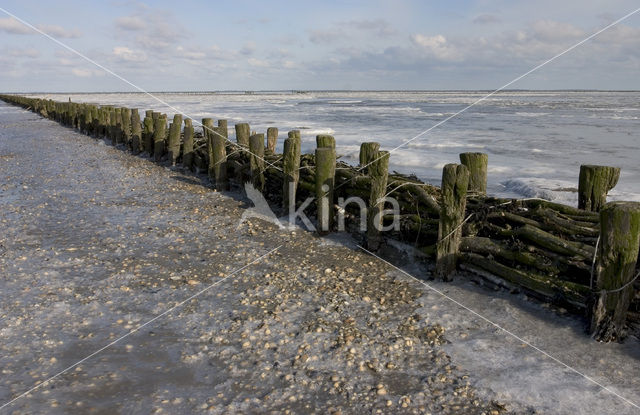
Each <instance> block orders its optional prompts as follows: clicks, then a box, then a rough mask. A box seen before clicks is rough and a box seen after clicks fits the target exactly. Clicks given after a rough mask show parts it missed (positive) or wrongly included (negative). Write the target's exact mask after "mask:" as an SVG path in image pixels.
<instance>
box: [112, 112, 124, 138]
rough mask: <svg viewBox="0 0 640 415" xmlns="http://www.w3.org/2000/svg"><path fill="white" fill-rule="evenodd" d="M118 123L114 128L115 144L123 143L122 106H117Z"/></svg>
mask: <svg viewBox="0 0 640 415" xmlns="http://www.w3.org/2000/svg"><path fill="white" fill-rule="evenodd" d="M115 111H116V125H115V130H114V137H113V144H114V145H116V144H121V143H122V137H123V134H122V132H123V130H122V108H116V109H115Z"/></svg>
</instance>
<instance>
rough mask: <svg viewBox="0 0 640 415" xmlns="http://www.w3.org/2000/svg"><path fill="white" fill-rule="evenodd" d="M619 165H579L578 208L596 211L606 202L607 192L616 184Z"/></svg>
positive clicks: (618, 176) (618, 175)
mask: <svg viewBox="0 0 640 415" xmlns="http://www.w3.org/2000/svg"><path fill="white" fill-rule="evenodd" d="M619 178H620V168H619V167H609V166H594V165H588V164H583V165H582V166H580V178H579V180H578V208H580V209H584V210H590V211H593V212H598V211H599V210H600V208H601V207H602V206H604V204H605V203H607V193H609V190H611V189H613V188H614V187H615V185H616V184H618V179H619Z"/></svg>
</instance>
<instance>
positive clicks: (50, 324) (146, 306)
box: [0, 105, 640, 414]
mask: <svg viewBox="0 0 640 415" xmlns="http://www.w3.org/2000/svg"><path fill="white" fill-rule="evenodd" d="M0 175H1V176H2V181H1V182H0V223H1V224H2V232H1V233H0V291H1V292H2V301H1V302H0V318H1V323H0V370H1V371H2V375H1V376H0V405H4V404H5V403H6V402H9V401H10V400H11V399H13V398H14V397H17V396H19V395H20V394H22V393H23V392H25V391H27V390H29V389H30V388H32V387H33V386H35V385H37V384H38V383H40V382H43V381H44V380H46V379H47V378H49V377H51V376H53V375H55V374H56V373H59V372H60V371H61V370H64V369H65V368H67V367H69V366H71V365H73V364H75V363H76V362H78V361H79V360H81V359H83V358H84V357H86V356H88V355H90V354H91V353H93V352H94V351H96V350H98V349H100V348H102V347H104V346H105V345H107V344H109V343H110V342H113V341H114V340H116V339H118V338H120V337H121V336H123V335H125V334H127V333H128V332H130V331H131V330H134V329H136V328H137V327H139V326H140V325H141V324H144V323H145V322H147V321H149V320H150V319H152V318H154V317H155V316H157V315H159V314H161V313H163V312H165V311H166V310H168V309H170V308H171V307H173V306H174V305H176V304H178V303H179V302H181V301H183V300H184V299H187V298H189V296H191V295H193V294H195V293H197V292H198V291H200V290H202V289H203V288H205V287H207V286H209V285H211V284H214V283H216V282H219V283H218V284H217V285H215V286H213V287H212V288H211V289H209V290H207V291H206V292H204V293H203V294H202V295H200V296H198V297H197V298H195V299H193V300H191V301H189V302H187V303H186V304H184V306H181V307H178V308H176V309H175V310H174V311H172V312H170V313H168V314H167V315H165V316H163V317H161V318H159V319H158V320H156V321H154V322H153V323H151V324H149V325H147V326H144V327H143V328H141V329H140V330H139V331H137V332H135V333H133V334H131V335H130V336H128V337H126V338H124V339H123V340H121V341H119V342H117V343H116V344H114V345H113V346H111V347H109V348H107V349H105V350H104V351H102V352H101V353H99V354H97V355H95V356H94V357H92V358H90V359H88V360H86V361H85V362H83V363H81V364H80V365H78V366H75V367H73V368H72V369H71V370H70V371H68V372H66V373H64V374H62V375H60V376H59V377H58V378H56V379H55V380H53V381H52V382H50V383H47V384H45V385H43V386H42V387H41V388H38V389H36V390H34V391H33V392H31V393H29V394H28V395H26V396H24V397H22V398H20V399H18V400H16V401H15V402H13V403H11V404H10V405H8V406H7V407H5V408H3V409H2V410H0V412H4V411H6V412H7V413H17V414H20V413H54V414H55V413H69V412H72V411H74V412H81V413H104V414H112V413H171V414H175V413H192V412H202V413H213V414H223V413H225V414H226V413H287V412H289V413H344V414H347V413H354V414H361V413H433V414H440V413H449V414H454V413H457V414H460V413H462V414H481V413H486V414H501V413H507V412H511V413H567V414H570V413H571V414H573V413H616V414H623V413H634V412H633V411H632V410H633V409H635V408H633V407H632V406H630V405H629V404H627V403H625V402H624V401H622V400H621V399H620V398H617V397H615V396H614V395H611V394H610V393H608V392H606V391H602V390H601V389H600V388H599V387H597V386H595V385H594V384H592V383H590V382H588V381H587V380H585V379H584V378H583V377H581V376H579V375H577V374H575V373H574V372H571V371H569V370H568V369H566V368H564V367H562V366H560V365H559V364H558V363H556V362H553V361H551V360H549V359H548V358H545V357H544V356H542V355H540V354H539V353H538V352H536V351H533V350H532V349H531V348H529V347H524V346H523V345H522V344H521V343H520V342H518V341H517V340H515V339H514V338H512V337H509V336H507V335H505V334H504V332H502V331H500V330H498V329H496V328H495V327H493V326H491V325H489V324H488V323H486V322H484V321H482V320H480V319H478V318H477V317H474V316H473V315H472V314H470V313H468V312H466V311H464V310H463V309H461V308H460V307H458V306H456V305H455V304H453V303H451V302H450V301H448V300H446V299H445V298H443V297H442V296H440V295H439V294H437V293H435V292H433V291H430V290H429V289H428V288H427V287H425V286H424V285H422V284H421V283H419V282H417V281H414V280H411V279H410V278H408V277H407V276H406V275H403V274H402V273H401V272H398V271H397V270H394V269H393V268H391V267H389V266H388V265H386V264H384V263H383V262H382V261H379V260H376V259H375V258H372V257H370V256H368V255H366V254H365V253H363V252H362V251H358V250H357V249H356V248H355V247H354V246H353V245H350V244H349V242H348V240H347V239H346V238H344V237H340V236H339V237H336V238H333V239H331V240H322V239H318V238H316V237H314V236H313V235H311V234H309V233H307V232H305V231H302V230H297V231H295V232H291V231H289V230H280V229H278V228H277V227H276V226H274V225H271V224H267V223H265V222H262V221H260V220H250V221H248V222H247V223H245V224H243V225H241V226H240V228H239V229H238V230H237V231H236V227H237V224H238V221H239V219H240V217H241V215H242V212H243V207H244V206H246V204H245V202H244V201H243V200H242V198H241V197H240V196H239V195H238V194H227V195H222V194H219V193H216V192H213V191H211V190H210V189H208V188H207V187H206V186H203V185H202V183H203V179H202V178H200V177H196V176H192V175H185V174H182V173H181V172H179V171H177V170H174V169H167V168H164V167H161V166H158V165H156V164H154V163H151V162H149V161H147V160H144V159H143V158H139V157H134V156H132V155H130V154H127V153H126V152H123V151H121V150H119V149H115V148H113V147H110V146H105V145H104V144H103V142H102V141H99V140H96V139H92V138H89V137H86V136H84V135H80V134H77V133H75V132H73V131H71V130H69V129H66V128H63V127H60V126H58V125H56V124H55V123H52V122H51V121H47V120H44V119H40V118H39V117H37V116H36V115H34V114H32V113H28V112H24V111H22V110H19V109H16V108H12V107H7V106H4V105H0ZM279 245H283V246H282V248H280V249H279V250H278V251H277V252H275V253H273V254H272V255H269V256H268V257H265V258H264V259H262V260H260V261H259V262H258V263H256V264H254V265H251V266H249V267H247V268H246V269H243V270H242V271H240V272H238V273H236V274H234V275H232V276H231V277H229V278H228V279H224V278H225V276H227V275H229V274H230V273H232V272H233V271H235V270H237V269H239V268H241V267H243V266H245V265H246V264H248V263H250V262H251V261H253V260H255V259H256V258H258V257H260V256H261V255H264V254H265V253H267V252H269V251H270V250H271V249H273V248H275V247H277V246H279ZM420 272H421V273H422V274H424V271H420ZM223 279H224V280H223ZM429 284H430V285H432V286H434V287H436V288H437V289H439V290H444V291H445V292H446V293H447V295H450V296H451V297H453V298H455V299H457V300H459V301H461V302H463V303H465V304H468V305H469V306H471V307H472V308H474V309H476V310H477V311H479V312H480V313H482V314H485V315H486V316H487V317H489V318H490V319H493V320H496V321H497V322H498V323H499V324H500V325H504V326H506V327H507V328H508V329H509V330H512V331H513V332H515V333H518V334H519V335H521V336H522V337H524V338H525V339H526V340H528V341H531V342H532V343H534V344H536V345H538V346H540V347H541V348H542V349H544V350H547V351H549V352H550V353H551V354H553V355H554V356H557V357H558V358H560V359H561V360H563V361H565V362H566V363H568V364H570V365H575V367H576V368H577V369H578V370H579V371H581V372H583V373H585V374H587V375H589V376H592V377H594V378H595V379H596V380H597V381H599V382H601V383H602V384H604V385H607V386H611V387H612V388H613V389H615V391H616V392H618V393H619V394H621V395H622V396H625V397H626V398H628V399H630V400H632V401H634V402H638V401H640V396H639V395H640V393H639V392H638V391H639V390H640V385H639V382H638V380H637V379H638V378H637V376H638V373H640V370H638V369H640V367H639V362H640V357H639V356H638V355H639V354H640V353H639V352H638V349H639V347H638V343H637V341H636V340H635V339H631V340H630V341H628V342H627V344H625V345H601V344H597V343H595V342H592V341H590V340H589V339H588V338H586V336H584V335H583V333H582V332H581V326H580V324H581V322H580V321H579V320H578V319H576V318H573V317H563V316H558V314H557V313H556V312H554V311H550V310H546V309H544V308H543V307H542V306H540V305H537V304H534V303H532V302H528V301H526V300H524V299H522V298H520V297H516V296H510V295H508V294H505V293H501V292H497V293H492V292H489V291H487V290H486V289H485V288H481V287H477V286H475V285H473V284H471V283H469V282H457V283H455V284H440V283H434V282H429Z"/></svg>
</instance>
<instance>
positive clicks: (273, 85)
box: [0, 0, 640, 92]
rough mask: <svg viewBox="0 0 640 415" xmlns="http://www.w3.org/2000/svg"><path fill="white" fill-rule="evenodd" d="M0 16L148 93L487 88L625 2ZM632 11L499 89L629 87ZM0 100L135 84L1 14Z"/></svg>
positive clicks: (636, 64)
mask: <svg viewBox="0 0 640 415" xmlns="http://www.w3.org/2000/svg"><path fill="white" fill-rule="evenodd" d="M0 7H1V8H2V9H5V10H6V11H7V12H9V13H11V14H13V15H15V16H17V17H19V18H20V19H23V20H25V21H27V22H28V23H30V24H32V25H33V26H35V27H37V28H38V29H39V30H41V31H43V32H45V33H47V34H49V35H50V36H52V37H54V38H56V39H57V40H59V41H60V42H62V43H64V44H65V45H67V46H69V47H70V48H73V49H75V50H77V51H78V52H80V53H81V54H83V55H85V56H87V57H89V58H90V59H92V60H94V61H95V62H97V63H99V64H100V65H102V66H104V67H106V68H108V69H110V70H111V71H113V72H114V73H117V74H118V75H119V76H121V77H123V78H125V79H127V80H128V81H129V82H131V83H133V84H135V85H137V86H139V87H140V88H142V89H144V90H148V91H220V90H240V91H246V90H336V89H338V90H389V89H391V90H449V89H455V90H464V89H473V90H478V89H480V90H492V89H496V88H499V87H501V86H502V85H504V84H506V83H507V82H510V81H511V80H513V79H515V78H516V77H518V76H520V75H522V74H524V73H525V72H527V71H529V70H530V69H532V68H534V67H535V66H537V65H539V64H541V63H543V62H544V61H546V60H548V59H549V58H551V57H553V56H554V55H556V54H558V53H560V52H562V51H564V50H566V49H567V48H569V47H570V46H572V45H574V44H576V43H578V42H580V41H581V40H583V39H584V38H586V37H588V36H589V35H591V34H592V33H594V32H596V31H598V30H599V29H601V28H603V27H605V26H606V25H607V24H609V23H611V22H613V21H615V20H616V19H618V18H620V17H622V16H624V15H626V14H628V13H630V12H632V11H634V10H635V9H637V8H638V7H640V4H639V3H638V2H637V1H627V0H621V1H617V0H607V1H605V0H590V1H586V2H585V1H584V0H535V1H530V0H529V1H519V0H495V1H490V0H448V1H429V0H394V1H381V0H366V1H359V0H347V1H336V0H325V1H306V0H298V1H279V0H273V1H264V0H262V1H258V0H235V1H219V0H215V1H190V0H182V1H171V2H169V1H149V2H139V1H108V0H107V1H87V0H84V1H75V0H59V1H54V2H52V1H46V2H45V1H42V2H38V1H29V0H18V1H15V0H3V1H2V2H1V3H0ZM638 74H640V12H639V13H637V14H635V15H633V16H631V17H630V18H628V19H627V20H625V21H623V22H621V23H619V24H617V25H616V26H614V27H612V28H611V29H609V30H607V31H605V32H603V33H602V34H600V35H598V36H597V37H595V38H594V39H592V40H590V41H588V42H586V43H585V44H583V45H581V46H579V47H577V48H575V49H573V50H571V51H570V52H568V53H566V54H565V55H563V56H561V57H560V58H558V59H556V60H554V61H553V62H551V63H549V64H548V65H546V66H545V67H543V68H542V69H540V70H537V71H535V72H534V73H532V74H530V75H528V76H526V77H524V78H523V79H521V80H519V81H518V82H516V83H514V84H513V85H511V86H510V88H512V89H616V90H640V77H639V76H638ZM0 91H2V92H112V91H135V89H134V88H133V87H132V86H131V85H128V84H127V83H125V82H123V81H122V80H119V79H117V78H116V77H114V76H112V75H110V74H108V73H107V72H105V71H104V70H103V69H101V68H99V67H97V66H95V65H93V64H91V63H90V62H88V61H86V60H84V59H83V58H81V57H80V56H78V55H76V54H74V53H72V52H70V51H69V50H67V49H65V48H63V47H62V46H60V45H58V44H56V43H54V42H53V41H51V40H50V39H47V38H46V37H45V36H43V35H42V34H39V33H37V32H36V31H34V30H32V29H30V28H28V27H27V26H24V25H23V24H21V23H20V22H19V21H17V20H15V19H13V18H11V17H10V16H9V15H7V14H6V13H4V12H3V11H0Z"/></svg>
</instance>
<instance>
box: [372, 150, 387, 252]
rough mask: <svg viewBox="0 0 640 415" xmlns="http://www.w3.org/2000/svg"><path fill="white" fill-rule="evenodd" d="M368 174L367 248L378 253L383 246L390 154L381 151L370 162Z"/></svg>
mask: <svg viewBox="0 0 640 415" xmlns="http://www.w3.org/2000/svg"><path fill="white" fill-rule="evenodd" d="M369 163H370V164H369V167H368V172H369V173H368V174H369V178H370V180H371V182H370V183H371V190H370V193H369V208H368V209H367V248H368V249H369V250H371V251H377V250H378V249H379V248H380V245H381V244H382V234H381V230H382V211H383V210H384V202H385V200H384V196H385V194H386V191H387V179H388V177H389V152H388V151H379V152H377V153H375V154H374V157H373V160H372V161H370V162H369Z"/></svg>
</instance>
